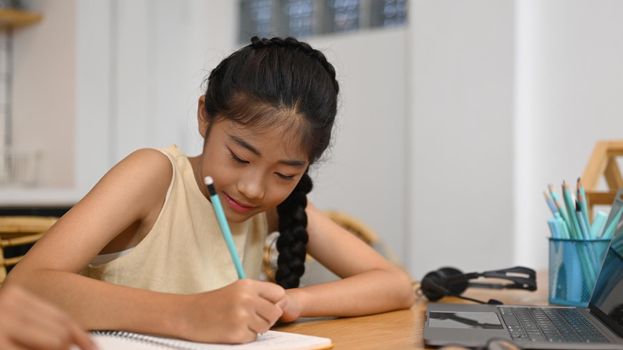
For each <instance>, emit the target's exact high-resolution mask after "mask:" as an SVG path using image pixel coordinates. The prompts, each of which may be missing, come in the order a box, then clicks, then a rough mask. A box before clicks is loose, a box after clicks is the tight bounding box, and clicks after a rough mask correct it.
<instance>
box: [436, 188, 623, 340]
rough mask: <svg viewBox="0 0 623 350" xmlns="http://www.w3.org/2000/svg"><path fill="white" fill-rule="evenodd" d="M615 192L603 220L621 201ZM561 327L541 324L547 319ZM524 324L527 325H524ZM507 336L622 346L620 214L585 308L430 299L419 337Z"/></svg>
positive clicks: (622, 232)
mask: <svg viewBox="0 0 623 350" xmlns="http://www.w3.org/2000/svg"><path fill="white" fill-rule="evenodd" d="M622 195H623V190H621V191H619V193H617V196H616V199H615V202H614V203H613V205H612V209H611V211H610V216H609V218H608V219H609V220H608V221H611V219H612V217H613V216H615V214H613V213H615V212H618V210H619V208H620V207H622V206H623V199H622ZM550 320H551V321H552V322H553V323H554V326H556V327H557V328H562V329H552V327H551V325H550V326H544V323H546V322H547V321H550ZM526 327H527V329H526ZM490 339H507V340H510V341H512V342H513V343H515V344H517V345H518V346H520V347H522V348H524V349H569V350H571V349H623V215H622V217H621V218H619V222H617V226H616V230H615V233H614V236H613V238H612V241H611V242H610V246H609V248H608V251H607V253H606V254H605V258H604V260H603V262H602V265H601V270H600V272H599V276H598V277H597V282H596V284H595V288H594V290H593V294H592V295H591V299H590V301H589V305H588V307H587V308H582V307H566V306H537V305H534V306H528V305H488V304H487V305H467V304H440V303H431V304H429V305H428V308H427V310H426V323H425V326H424V342H425V343H426V344H427V345H429V346H444V345H461V346H468V347H479V346H484V345H486V343H487V341H488V340H490Z"/></svg>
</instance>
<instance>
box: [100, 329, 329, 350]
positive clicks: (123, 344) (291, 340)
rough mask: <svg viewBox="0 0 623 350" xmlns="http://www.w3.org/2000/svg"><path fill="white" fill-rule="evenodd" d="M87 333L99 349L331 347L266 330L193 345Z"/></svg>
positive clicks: (120, 334)
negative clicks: (240, 340) (243, 338)
mask: <svg viewBox="0 0 623 350" xmlns="http://www.w3.org/2000/svg"><path fill="white" fill-rule="evenodd" d="M91 334H92V337H93V340H94V341H95V343H97V345H98V347H99V349H100V350H167V349H171V350H221V349H223V350H264V349H270V350H281V349H283V350H286V349H287V350H319V349H330V348H332V347H333V343H332V342H331V339H329V338H323V337H316V336H312V335H304V334H297V333H288V332H279V331H268V332H266V333H264V334H262V335H260V336H259V337H258V338H257V340H256V341H254V342H251V343H246V344H235V345H230V344H209V343H197V342H191V341H186V340H180V339H173V338H165V337H157V336H153V335H146V334H139V333H133V332H124V331H94V332H92V333H91Z"/></svg>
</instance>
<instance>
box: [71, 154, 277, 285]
mask: <svg viewBox="0 0 623 350" xmlns="http://www.w3.org/2000/svg"><path fill="white" fill-rule="evenodd" d="M159 151H161V152H162V153H164V154H165V155H166V156H167V157H168V158H169V160H170V161H171V164H172V166H173V177H172V179H171V184H170V185H169V189H168V192H167V196H166V199H165V202H164V206H163V207H162V210H161V211H160V214H159V215H158V218H157V219H156V222H155V223H154V226H153V227H152V229H151V231H150V232H149V233H148V234H147V236H145V238H143V240H142V241H141V242H140V243H139V244H138V245H136V246H135V247H134V248H131V249H129V250H127V251H124V252H123V254H118V256H117V257H116V258H115V259H113V260H112V261H109V262H106V263H104V264H95V263H92V264H90V265H89V266H87V268H86V269H85V271H83V274H84V275H86V276H88V277H91V278H95V279H98V280H102V281H107V282H110V283H114V284H119V285H124V286H129V287H135V288H143V289H149V290H153V291H159V292H169V293H179V294H191V293H197V292H203V291H208V290H212V289H217V288H220V287H223V286H225V285H228V284H230V283H232V282H234V281H235V280H236V279H237V274H236V269H235V267H234V264H233V262H232V260H231V256H230V255H229V251H228V250H227V245H226V244H225V240H224V239H223V236H222V234H221V231H220V229H219V226H218V222H217V220H216V216H215V215H214V210H213V209H212V204H211V203H210V201H209V200H208V199H207V198H206V197H205V196H204V195H203V193H201V191H200V190H199V188H198V185H197V182H196V181H195V177H194V174H193V170H192V167H191V165H190V161H189V160H188V158H187V157H186V156H185V155H183V154H182V153H181V152H180V151H179V150H178V149H177V147H176V146H170V147H168V148H166V149H159ZM230 225H231V231H232V235H233V238H234V242H235V244H236V247H237V250H238V254H239V255H240V258H241V259H242V265H243V267H244V270H245V272H246V274H247V276H248V277H249V278H253V279H257V278H258V277H259V275H260V271H261V268H262V252H263V246H264V240H265V238H266V235H267V232H268V224H267V221H266V214H264V213H261V214H258V215H255V216H254V217H252V218H250V219H249V220H247V221H245V222H243V223H239V224H230Z"/></svg>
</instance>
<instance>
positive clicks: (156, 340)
mask: <svg viewBox="0 0 623 350" xmlns="http://www.w3.org/2000/svg"><path fill="white" fill-rule="evenodd" d="M91 334H94V335H102V336H107V337H115V338H124V339H128V340H132V341H135V342H140V343H147V344H151V345H157V346H159V347H162V348H170V349H171V348H172V349H178V350H197V349H200V348H199V347H196V346H193V345H192V344H188V342H185V341H182V340H176V339H170V338H162V337H156V336H153V335H145V334H139V333H134V332H127V331H92V332H91Z"/></svg>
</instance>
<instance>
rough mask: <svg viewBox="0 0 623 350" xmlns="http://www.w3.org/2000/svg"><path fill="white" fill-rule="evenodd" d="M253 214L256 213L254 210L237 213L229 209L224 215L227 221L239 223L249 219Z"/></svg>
mask: <svg viewBox="0 0 623 350" xmlns="http://www.w3.org/2000/svg"><path fill="white" fill-rule="evenodd" d="M255 214H256V212H255V211H250V212H247V213H244V214H242V213H237V212H235V211H233V210H231V211H228V212H226V213H225V216H227V221H229V222H233V223H236V224H239V223H241V222H245V221H247V220H249V219H250V218H251V217H253V215H255Z"/></svg>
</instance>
